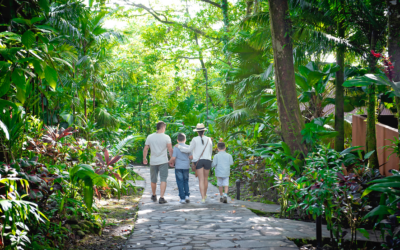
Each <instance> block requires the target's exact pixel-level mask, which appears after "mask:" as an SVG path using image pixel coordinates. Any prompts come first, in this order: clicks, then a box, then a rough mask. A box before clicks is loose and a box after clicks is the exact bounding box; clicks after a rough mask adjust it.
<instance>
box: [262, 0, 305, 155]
mask: <svg viewBox="0 0 400 250" xmlns="http://www.w3.org/2000/svg"><path fill="white" fill-rule="evenodd" d="M269 13H270V23H271V25H270V26H271V34H272V47H273V50H274V70H275V86H276V98H277V102H278V111H279V119H280V123H281V132H282V137H283V139H284V141H285V143H287V144H288V146H289V147H290V149H291V150H292V153H294V152H295V151H296V150H298V151H300V152H302V153H303V154H304V156H306V155H307V151H308V150H307V147H306V145H305V144H304V143H302V135H301V130H302V129H303V128H304V121H303V118H302V117H301V114H300V107H299V102H298V100H297V93H296V84H295V77H294V65H293V47H292V41H291V38H290V32H291V30H292V24H291V23H290V19H289V16H288V13H289V7H288V2H287V0H270V1H269Z"/></svg>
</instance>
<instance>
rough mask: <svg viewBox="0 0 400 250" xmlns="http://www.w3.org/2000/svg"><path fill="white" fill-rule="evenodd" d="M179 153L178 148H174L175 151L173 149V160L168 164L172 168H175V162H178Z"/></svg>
mask: <svg viewBox="0 0 400 250" xmlns="http://www.w3.org/2000/svg"><path fill="white" fill-rule="evenodd" d="M177 151H178V149H177V148H174V149H173V152H172V156H171V159H170V160H169V162H168V164H169V166H170V167H171V168H172V167H174V166H175V160H176V155H177Z"/></svg>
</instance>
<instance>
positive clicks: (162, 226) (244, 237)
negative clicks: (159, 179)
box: [125, 167, 308, 250]
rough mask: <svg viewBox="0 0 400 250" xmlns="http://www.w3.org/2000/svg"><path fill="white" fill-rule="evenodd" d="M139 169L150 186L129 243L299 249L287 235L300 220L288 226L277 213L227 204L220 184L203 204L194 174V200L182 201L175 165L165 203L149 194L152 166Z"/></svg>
mask: <svg viewBox="0 0 400 250" xmlns="http://www.w3.org/2000/svg"><path fill="white" fill-rule="evenodd" d="M134 170H135V171H136V172H137V173H138V174H139V175H140V176H142V177H143V178H144V179H145V182H144V183H141V184H142V185H143V186H144V187H145V190H144V193H143V197H142V200H141V202H140V207H139V209H140V210H139V216H138V220H137V222H136V225H135V230H134V233H133V234H132V236H131V237H130V239H129V240H128V241H127V244H126V248H125V249H146V250H150V249H153V250H164V249H165V250H167V249H168V250H188V249H265V250H294V249H298V248H297V247H296V245H295V244H294V243H293V242H291V241H289V240H287V238H286V237H285V236H286V233H287V230H293V231H296V230H301V229H302V227H301V225H299V226H294V227H296V228H289V229H288V228H286V227H284V224H282V223H281V222H279V221H277V220H276V219H275V220H274V219H272V220H271V221H269V219H270V218H263V217H258V216H257V215H255V214H254V213H252V212H251V211H250V210H248V209H246V208H245V207H242V205H238V204H235V203H228V204H222V203H220V202H219V196H216V195H215V194H217V193H219V192H218V189H217V187H214V186H212V185H211V184H210V185H209V189H208V193H207V195H208V197H209V198H208V199H207V203H206V204H201V203H200V200H201V197H200V192H199V186H198V181H197V179H196V178H195V177H194V176H193V175H190V179H189V185H190V193H191V195H190V200H191V202H190V203H189V204H180V203H179V197H178V189H177V185H176V181H175V172H174V170H173V169H170V170H169V176H168V182H167V184H168V185H167V191H166V195H165V199H166V200H167V201H168V203H167V204H163V205H160V204H158V203H154V202H152V201H151V200H150V196H151V187H150V171H149V168H147V167H135V168H134ZM157 197H159V186H158V187H157ZM282 221H285V220H282ZM303 229H304V228H303ZM304 230H306V229H304ZM307 230H308V229H307ZM300 235H301V232H300Z"/></svg>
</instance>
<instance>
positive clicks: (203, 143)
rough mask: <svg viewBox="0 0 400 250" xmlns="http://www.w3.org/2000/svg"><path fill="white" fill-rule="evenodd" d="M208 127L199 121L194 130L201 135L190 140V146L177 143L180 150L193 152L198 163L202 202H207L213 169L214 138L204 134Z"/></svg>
mask: <svg viewBox="0 0 400 250" xmlns="http://www.w3.org/2000/svg"><path fill="white" fill-rule="evenodd" d="M206 130H207V128H206V127H205V126H204V124H203V123H198V124H197V126H196V129H194V130H193V131H195V132H197V134H198V135H199V136H196V137H194V138H193V139H192V141H191V142H190V146H189V147H182V146H180V145H176V146H175V147H178V148H179V150H180V151H181V152H183V153H191V152H193V163H194V164H195V165H196V174H197V176H198V177H199V187H200V194H201V198H202V200H201V202H202V203H205V202H206V198H207V189H208V174H209V172H210V169H211V164H212V161H211V156H212V140H211V138H210V137H207V136H205V135H204V131H206Z"/></svg>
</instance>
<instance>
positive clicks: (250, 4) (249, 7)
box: [246, 1, 254, 16]
mask: <svg viewBox="0 0 400 250" xmlns="http://www.w3.org/2000/svg"><path fill="white" fill-rule="evenodd" d="M253 3H254V1H247V2H246V16H250V15H251V9H252V6H253Z"/></svg>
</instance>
